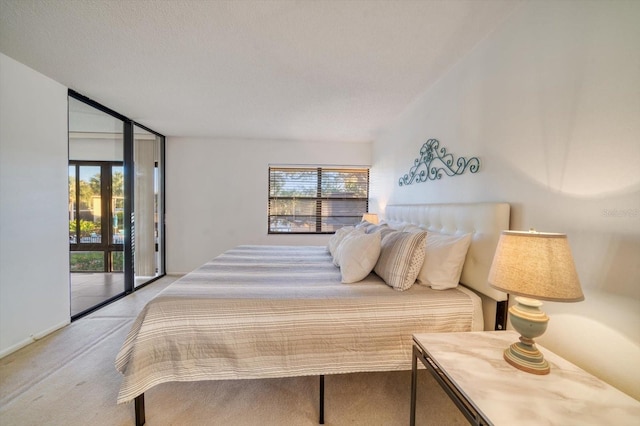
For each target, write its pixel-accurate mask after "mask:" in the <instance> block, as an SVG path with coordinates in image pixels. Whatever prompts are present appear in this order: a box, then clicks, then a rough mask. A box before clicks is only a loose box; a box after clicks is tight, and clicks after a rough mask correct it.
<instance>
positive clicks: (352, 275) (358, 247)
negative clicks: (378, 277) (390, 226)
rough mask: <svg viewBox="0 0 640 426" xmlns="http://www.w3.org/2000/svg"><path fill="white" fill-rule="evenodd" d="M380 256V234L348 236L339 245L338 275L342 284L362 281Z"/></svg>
mask: <svg viewBox="0 0 640 426" xmlns="http://www.w3.org/2000/svg"><path fill="white" fill-rule="evenodd" d="M378 256H380V233H379V232H376V233H373V234H358V233H351V234H349V235H348V236H347V237H346V238H345V239H344V240H342V243H341V244H340V273H341V274H342V282H343V283H355V282H358V281H362V280H363V279H365V278H366V277H367V275H369V273H371V271H372V270H373V267H374V266H376V262H377V261H378Z"/></svg>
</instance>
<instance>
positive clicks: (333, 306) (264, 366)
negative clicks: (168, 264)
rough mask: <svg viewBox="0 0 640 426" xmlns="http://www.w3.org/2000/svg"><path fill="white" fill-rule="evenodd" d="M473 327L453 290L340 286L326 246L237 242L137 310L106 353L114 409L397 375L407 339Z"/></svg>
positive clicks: (478, 309) (468, 299)
mask: <svg viewBox="0 0 640 426" xmlns="http://www.w3.org/2000/svg"><path fill="white" fill-rule="evenodd" d="M482 329H483V320H482V304H481V302H480V299H479V297H478V296H477V295H475V293H473V292H472V291H470V290H468V289H466V288H464V287H462V286H458V287H457V288H455V289H450V290H440V291H438V290H432V289H430V288H429V287H426V286H422V285H418V284H415V285H413V286H412V287H411V288H410V289H409V290H406V291H402V292H399V291H395V290H393V289H392V288H391V287H389V286H387V285H386V284H385V283H384V281H382V280H381V279H380V278H379V277H378V276H377V275H375V274H374V273H372V274H370V275H369V276H368V277H367V278H365V279H364V280H362V281H360V282H357V283H352V284H343V283H341V275H340V270H339V269H338V268H337V267H335V266H334V265H333V263H332V259H331V256H330V254H329V253H328V252H327V250H326V247H323V246H322V247H321V246H302V247H301V246H239V247H237V248H235V249H232V250H229V251H227V252H225V253H224V254H222V255H220V256H218V257H216V258H215V259H213V260H211V261H210V262H208V263H206V264H204V265H203V266H201V267H200V268H198V269H196V270H194V271H193V272H191V273H189V274H187V275H185V276H184V277H182V278H180V279H179V280H178V281H176V282H174V283H173V284H171V285H170V286H169V287H167V288H166V289H165V290H164V291H163V292H161V293H160V294H159V295H158V296H156V297H155V298H154V299H153V300H151V301H150V302H149V303H148V304H147V305H146V306H145V308H144V309H143V310H142V311H141V312H140V314H139V316H138V317H137V319H136V320H135V322H134V324H133V326H132V328H131V330H130V332H129V334H128V336H127V338H126V340H125V342H124V344H123V346H122V348H121V350H120V352H119V353H118V355H117V358H116V368H117V370H118V371H120V372H121V373H122V374H123V376H124V379H123V382H122V386H121V389H120V392H119V395H118V403H123V402H127V401H130V400H132V399H134V398H135V397H136V396H138V395H140V394H142V393H144V392H145V391H146V390H148V389H150V388H152V387H153V386H156V385H158V384H161V383H165V382H170V381H199V380H223V379H256V378H273V377H292V376H304V375H328V374H340V373H351V372H363V371H392V370H408V369H410V368H411V348H412V335H413V334H415V333H427V332H447V331H448V332H453V331H477V330H482Z"/></svg>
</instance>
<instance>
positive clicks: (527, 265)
mask: <svg viewBox="0 0 640 426" xmlns="http://www.w3.org/2000/svg"><path fill="white" fill-rule="evenodd" d="M489 284H490V285H491V287H493V288H495V289H497V290H501V291H504V292H505V293H510V294H515V295H518V296H525V297H532V298H535V299H541V300H551V301H558V302H578V301H581V300H584V295H583V293H582V289H581V288H580V281H579V280H578V273H577V272H576V267H575V265H574V263H573V257H572V256H571V248H570V247H569V241H568V240H567V236H566V235H565V234H551V233H542V232H518V231H503V232H502V234H501V235H500V240H499V241H498V247H497V248H496V253H495V256H494V258H493V263H492V265H491V270H490V271H489Z"/></svg>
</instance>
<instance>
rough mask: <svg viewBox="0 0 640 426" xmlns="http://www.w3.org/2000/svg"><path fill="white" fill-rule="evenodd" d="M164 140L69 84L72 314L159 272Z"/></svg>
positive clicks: (77, 314) (161, 265) (87, 309)
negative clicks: (73, 88)
mask: <svg viewBox="0 0 640 426" xmlns="http://www.w3.org/2000/svg"><path fill="white" fill-rule="evenodd" d="M164 144H165V141H164V136H162V135H160V134H158V133H155V132H154V131H152V130H151V129H148V128H146V127H144V126H142V125H139V124H137V123H134V122H133V121H131V120H129V119H127V118H126V117H124V116H122V115H120V114H118V113H116V112H115V111H112V110H110V109H108V108H106V107H104V106H102V105H100V104H98V103H96V102H94V101H92V100H90V99H88V98H85V97H84V96H82V95H80V94H78V93H76V92H73V91H71V90H70V91H69V262H70V268H71V286H70V287H71V318H72V319H75V318H79V317H80V316H82V315H84V314H86V313H88V312H91V311H92V310H94V309H97V308H98V307H100V306H102V305H104V304H106V303H109V302H110V301H112V300H115V299H117V298H119V297H122V296H123V295H124V294H126V293H129V292H132V291H134V290H135V289H136V288H138V287H140V286H141V285H144V284H147V283H149V282H151V281H153V280H155V279H157V278H159V277H161V276H163V275H164V274H165V266H164V265H165V254H164V253H165V247H164Z"/></svg>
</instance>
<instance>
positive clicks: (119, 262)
mask: <svg viewBox="0 0 640 426" xmlns="http://www.w3.org/2000/svg"><path fill="white" fill-rule="evenodd" d="M123 271H124V252H123V251H112V252H111V272H123Z"/></svg>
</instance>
